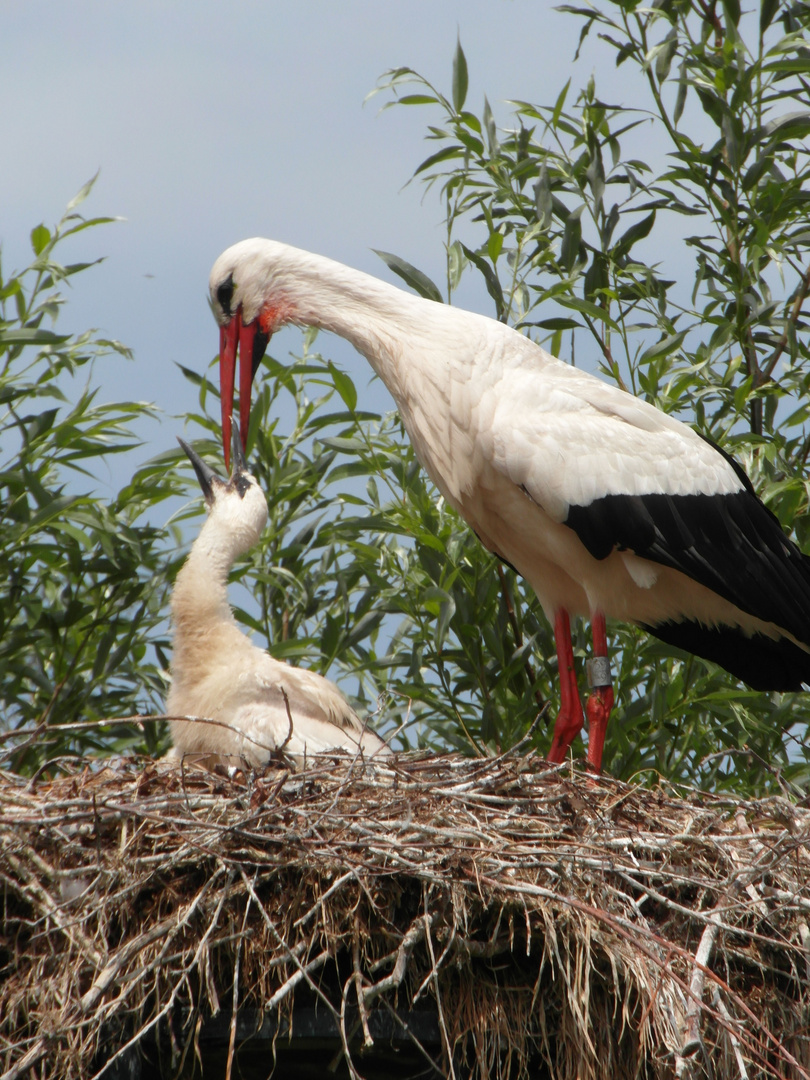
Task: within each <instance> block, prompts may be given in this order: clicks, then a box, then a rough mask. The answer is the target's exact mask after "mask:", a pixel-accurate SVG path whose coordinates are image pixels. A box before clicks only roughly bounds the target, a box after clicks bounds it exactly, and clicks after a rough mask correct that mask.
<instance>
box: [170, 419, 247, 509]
mask: <svg viewBox="0 0 810 1080" xmlns="http://www.w3.org/2000/svg"><path fill="white" fill-rule="evenodd" d="M237 438H238V436H237ZM177 441H178V442H179V443H180V445H181V446H182V447H183V450H184V451H185V453H186V457H187V458H188V460H189V461H190V462H191V464H192V465H193V466H194V472H195V473H196V474H197V479H198V480H199V482H200V487H201V488H202V493H203V496H204V498H205V501H206V503H207V504H208V505H209V506H211V505H212V503H213V502H214V499H215V494H214V482H215V481H216V482H217V483H219V484H222V485H224V484H225V481H224V480H223V479H222V477H221V476H218V475H217V474H216V473H215V472H214V470H213V469H209V467H208V466H207V465H206V464H205V462H204V461H203V459H202V458H201V457H200V455H199V454H198V453H197V452H196V451H195V450H192V449H191V447H190V446H189V445H188V443H187V442H184V441H183V440H182V439H181V438H179V437H178V439H177Z"/></svg>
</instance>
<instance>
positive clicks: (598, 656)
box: [585, 611, 613, 773]
mask: <svg viewBox="0 0 810 1080" xmlns="http://www.w3.org/2000/svg"><path fill="white" fill-rule="evenodd" d="M591 626H592V630H593V660H592V661H591V667H590V671H589V678H590V683H591V687H592V691H593V692H592V693H591V696H590V697H589V698H588V703H587V705H586V706H585V709H586V711H587V713H588V768H589V769H590V770H591V772H595V773H599V772H601V771H602V748H603V747H604V745H605V733H606V732H607V726H608V720H609V719H610V710H611V709H612V708H613V684H612V683H611V682H610V662H609V660H608V651H607V628H606V626H605V616H604V615H603V614H602V613H601V612H600V611H597V612H595V613H594V615H593V619H592V624H591Z"/></svg>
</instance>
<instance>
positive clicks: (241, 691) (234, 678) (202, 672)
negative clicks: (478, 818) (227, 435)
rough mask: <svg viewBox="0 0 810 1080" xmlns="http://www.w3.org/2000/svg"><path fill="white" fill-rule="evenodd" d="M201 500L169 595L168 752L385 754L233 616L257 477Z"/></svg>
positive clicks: (259, 512) (337, 697) (202, 757)
mask: <svg viewBox="0 0 810 1080" xmlns="http://www.w3.org/2000/svg"><path fill="white" fill-rule="evenodd" d="M187 452H188V451H187ZM206 501H207V502H208V517H207V519H206V521H205V524H204V525H203V527H202V529H201V531H200V534H199V536H198V537H197V539H196V540H195V541H194V544H193V545H192V548H191V551H190V553H189V556H188V558H187V560H186V562H185V564H184V566H183V567H182V569H181V570H180V572H179V574H178V575H177V580H176V582H175V586H174V589H173V591H172V598H171V610H172V621H173V627H174V636H173V656H172V682H171V689H170V692H169V697H168V701H167V706H166V707H167V710H168V713H169V715H170V716H172V717H175V718H178V719H173V720H172V722H171V734H172V741H173V744H174V750H173V756H175V757H178V756H184V755H190V756H192V757H193V758H194V759H195V760H197V761H199V762H201V763H202V764H204V765H206V766H208V767H211V766H212V765H214V764H216V763H222V764H226V765H234V764H236V765H239V764H247V765H250V766H254V767H259V766H262V765H264V764H266V762H267V761H268V760H269V758H270V756H271V754H273V753H274V752H275V751H278V750H283V751H284V752H285V753H287V754H289V755H292V756H293V757H295V758H299V759H300V758H302V757H304V756H305V755H311V754H313V753H319V752H323V751H330V750H336V749H342V750H347V751H350V752H353V753H357V752H358V751H362V752H363V753H365V754H366V755H370V754H374V753H387V752H388V750H387V747H386V746H385V744H384V743H383V742H382V740H381V739H379V738H378V737H377V736H376V735H375V734H374V733H373V732H371V731H369V730H366V728H365V727H364V725H363V724H362V722H361V721H360V719H359V718H358V716H357V715H356V713H355V712H354V710H353V709H352V708H351V706H350V705H349V703H348V702H347V701H346V699H345V698H344V696H343V695H342V694H341V692H340V691H339V690H338V688H337V687H336V686H335V685H334V684H333V683H331V682H330V681H329V680H328V679H325V678H324V677H323V676H321V675H318V674H316V673H315V672H312V671H306V670H304V669H303V668H296V667H292V666H291V665H289V664H285V663H282V662H280V661H278V660H275V659H274V658H273V657H272V656H270V655H269V653H267V652H265V651H264V650H263V649H260V648H258V647H257V646H256V645H254V644H253V643H252V642H251V641H250V639H249V638H248V637H247V636H246V635H245V634H244V633H243V632H242V630H241V629H240V628H239V626H238V625H237V623H236V620H235V619H234V616H233V612H232V610H231V607H230V604H229V603H228V597H227V581H228V573H229V571H230V569H231V567H232V565H233V563H234V561H235V560H236V559H237V558H238V557H239V556H240V555H242V554H243V553H244V552H245V551H248V550H249V549H250V548H251V547H253V545H254V544H256V543H257V542H258V539H259V537H260V536H261V533H262V531H263V529H264V527H265V524H266V522H267V502H266V499H265V496H264V493H263V492H262V491H261V489H260V488H259V486H258V484H257V483H256V481H255V479H254V478H253V477H252V476H251V475H250V474H249V473H246V472H239V473H238V476H237V473H236V472H235V473H234V476H233V477H232V478H231V480H230V481H229V482H228V483H225V482H224V481H222V480H219V479H218V478H214V480H213V481H212V483H211V497H210V499H209V498H207V499H206ZM182 717H190V718H192V719H179V718H182ZM196 718H198V719H196Z"/></svg>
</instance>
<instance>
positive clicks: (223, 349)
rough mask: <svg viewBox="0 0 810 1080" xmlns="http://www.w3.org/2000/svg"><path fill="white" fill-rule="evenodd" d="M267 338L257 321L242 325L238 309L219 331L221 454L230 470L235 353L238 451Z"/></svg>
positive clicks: (244, 447) (245, 446)
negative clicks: (237, 396) (237, 355)
mask: <svg viewBox="0 0 810 1080" xmlns="http://www.w3.org/2000/svg"><path fill="white" fill-rule="evenodd" d="M269 341H270V335H269V334H266V333H264V331H263V330H262V329H261V328H260V326H259V320H258V318H257V319H254V320H253V322H251V323H247V324H245V323H243V322H242V309H241V307H240V308H238V309H237V311H236V313H235V315H234V316H233V317H232V319H231V321H230V322H229V323H227V324H226V325H225V326H222V327H220V330H219V396H220V403H221V405H222V450H223V453H224V454H225V467H226V468H230V454H231V416H232V415H233V395H234V386H235V383H236V354H237V351H238V353H239V427H240V429H241V433H242V448H243V449H244V450H246V449H247V437H248V428H249V427H250V391H251V389H252V387H253V380H254V378H255V376H256V372H257V371H258V369H259V364H260V363H261V362H262V357H263V356H264V354H265V351H266V349H267V343H268V342H269Z"/></svg>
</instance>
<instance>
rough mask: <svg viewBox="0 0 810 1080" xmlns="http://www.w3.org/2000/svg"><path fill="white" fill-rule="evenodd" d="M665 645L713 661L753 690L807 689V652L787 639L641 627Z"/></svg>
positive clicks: (695, 626) (680, 626)
mask: <svg viewBox="0 0 810 1080" xmlns="http://www.w3.org/2000/svg"><path fill="white" fill-rule="evenodd" d="M641 625H642V626H643V628H644V629H645V630H647V631H649V633H651V634H654V635H655V636H656V637H657V638H660V639H661V641H665V642H666V643H667V645H674V646H675V647H676V648H678V649H684V650H685V651H686V652H691V653H695V655H696V656H702V657H703V658H704V659H705V660H712V661H714V663H715V664H719V665H720V666H721V667H723V668H725V669H726V671H730V672H731V674H732V675H736V677H737V678H738V679H740V681H741V682H744V683H745V684H746V685H747V686H750V687H751V689H752V690H801V689H802V685H803V684H805V685H808V686H810V652H805V650H804V649H802V648H800V647H799V646H798V645H796V644H795V643H794V642H793V641H791V640H790V639H789V638H784V637H780V638H775V639H774V638H770V637H766V636H765V635H764V634H758V633H757V634H753V635H751V636H750V637H749V636H748V635H746V634H745V633H744V632H743V631H742V630H740V629H738V628H735V627H731V626H722V627H719V628H716V629H713V628H711V627H707V626H703V625H702V624H701V623H699V622H695V621H689V620H684V621H682V622H663V623H658V625H657V626H647V625H644V624H641Z"/></svg>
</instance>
